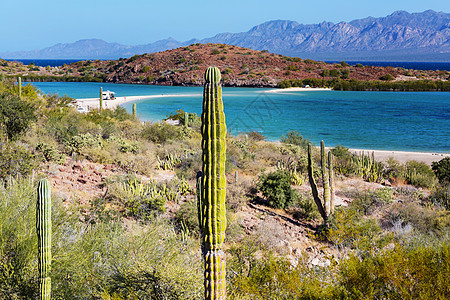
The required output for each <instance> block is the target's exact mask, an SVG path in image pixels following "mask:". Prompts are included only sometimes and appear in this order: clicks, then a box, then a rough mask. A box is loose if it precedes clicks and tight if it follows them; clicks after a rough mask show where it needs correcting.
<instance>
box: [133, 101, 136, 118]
mask: <svg viewBox="0 0 450 300" xmlns="http://www.w3.org/2000/svg"><path fill="white" fill-rule="evenodd" d="M133 118H135V119H136V103H133Z"/></svg>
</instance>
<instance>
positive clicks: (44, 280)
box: [36, 179, 52, 300]
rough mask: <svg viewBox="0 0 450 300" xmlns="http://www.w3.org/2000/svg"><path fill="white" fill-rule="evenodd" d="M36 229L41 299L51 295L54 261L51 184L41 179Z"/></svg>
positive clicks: (44, 299)
mask: <svg viewBox="0 0 450 300" xmlns="http://www.w3.org/2000/svg"><path fill="white" fill-rule="evenodd" d="M36 231H37V236H38V268H39V291H40V299H41V300H49V299H50V297H51V287H52V283H51V278H50V268H51V261H52V203H51V194H50V184H49V183H48V181H47V179H42V180H40V181H39V184H38V188H37V204H36Z"/></svg>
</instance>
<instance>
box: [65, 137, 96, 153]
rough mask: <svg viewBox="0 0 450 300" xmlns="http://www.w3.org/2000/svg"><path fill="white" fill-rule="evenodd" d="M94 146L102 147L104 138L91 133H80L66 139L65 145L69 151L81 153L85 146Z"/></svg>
mask: <svg viewBox="0 0 450 300" xmlns="http://www.w3.org/2000/svg"><path fill="white" fill-rule="evenodd" d="M94 146H96V147H101V146H102V138H101V137H100V136H93V135H91V134H90V133H86V134H78V135H75V136H72V137H71V138H70V139H68V140H66V141H65V147H66V149H67V152H68V153H78V154H80V153H81V151H82V150H83V149H84V148H87V147H94Z"/></svg>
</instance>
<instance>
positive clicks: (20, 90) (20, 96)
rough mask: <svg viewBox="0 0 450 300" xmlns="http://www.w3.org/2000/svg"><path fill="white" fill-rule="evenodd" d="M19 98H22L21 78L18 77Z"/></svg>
mask: <svg viewBox="0 0 450 300" xmlns="http://www.w3.org/2000/svg"><path fill="white" fill-rule="evenodd" d="M19 98H22V77H19Z"/></svg>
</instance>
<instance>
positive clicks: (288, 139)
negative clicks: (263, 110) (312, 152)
mask: <svg viewBox="0 0 450 300" xmlns="http://www.w3.org/2000/svg"><path fill="white" fill-rule="evenodd" d="M280 141H281V142H282V143H284V144H291V145H297V146H300V147H302V148H303V149H308V145H309V143H310V142H309V139H305V138H303V136H302V135H301V134H300V133H299V132H297V131H296V130H293V131H288V132H287V133H286V136H284V135H282V136H281V139H280Z"/></svg>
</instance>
